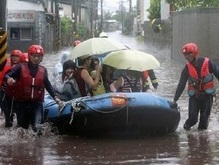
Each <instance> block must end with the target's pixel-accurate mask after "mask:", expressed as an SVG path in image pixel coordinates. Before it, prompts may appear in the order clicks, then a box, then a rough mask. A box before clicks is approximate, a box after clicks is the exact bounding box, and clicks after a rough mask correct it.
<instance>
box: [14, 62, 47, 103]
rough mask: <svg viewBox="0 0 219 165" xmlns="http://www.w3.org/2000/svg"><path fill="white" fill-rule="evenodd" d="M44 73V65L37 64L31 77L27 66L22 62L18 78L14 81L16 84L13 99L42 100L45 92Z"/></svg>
mask: <svg viewBox="0 0 219 165" xmlns="http://www.w3.org/2000/svg"><path fill="white" fill-rule="evenodd" d="M44 75H45V68H44V67H42V66H40V65H39V66H38V70H37V73H36V75H35V77H32V76H31V75H30V71H29V68H28V66H27V65H26V64H22V65H21V74H20V79H19V80H18V82H16V83H15V85H16V86H17V88H16V91H15V93H14V98H15V100H17V101H34V102H43V101H44V94H45V89H44Z"/></svg>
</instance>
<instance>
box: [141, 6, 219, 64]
mask: <svg viewBox="0 0 219 165" xmlns="http://www.w3.org/2000/svg"><path fill="white" fill-rule="evenodd" d="M161 22H162V29H161V30H160V32H158V33H155V32H154V31H153V29H152V27H151V25H150V23H149V22H147V21H146V22H145V23H144V25H143V29H144V35H145V36H144V40H145V42H146V43H147V44H152V45H153V46H156V47H158V48H165V49H169V51H170V52H169V53H170V54H171V58H173V59H177V60H180V61H182V62H185V59H184V56H183V55H182V52H181V49H182V47H183V45H184V44H186V43H188V42H195V43H196V44H197V45H198V47H199V55H200V56H203V57H204V56H205V57H209V58H211V59H212V60H213V61H215V62H216V63H217V64H219V9H218V8H194V9H187V10H183V11H180V12H175V13H173V15H172V17H171V18H170V19H168V20H165V21H163V20H162V21H161Z"/></svg>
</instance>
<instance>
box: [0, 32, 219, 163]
mask: <svg viewBox="0 0 219 165" xmlns="http://www.w3.org/2000/svg"><path fill="white" fill-rule="evenodd" d="M109 37H110V38H114V39H115V38H116V39H117V41H119V42H122V43H124V44H125V45H127V46H129V47H130V48H132V49H137V50H141V51H145V52H148V53H151V54H153V55H155V57H157V58H158V59H159V61H160V62H161V67H160V69H158V70H155V73H156V75H157V77H158V79H159V87H158V90H157V92H156V93H157V94H159V95H161V96H164V97H166V98H168V99H170V100H172V99H173V96H174V92H175V89H176V86H177V83H178V79H179V76H180V72H181V70H182V68H183V67H184V65H185V64H181V63H179V62H177V61H173V60H171V59H170V54H169V52H170V51H169V50H168V49H162V50H159V49H158V48H153V47H152V46H147V45H145V44H144V43H143V42H139V41H137V40H135V39H134V38H132V37H127V36H121V35H120V33H119V32H114V33H109ZM60 57H61V53H59V54H58V55H54V54H53V55H46V56H45V58H44V61H43V63H42V64H43V65H44V66H46V67H47V69H48V71H49V76H50V79H51V80H52V69H53V67H54V64H56V63H57V61H59V59H60ZM187 101H188V97H187V94H186V91H185V92H184V93H183V95H182V96H181V98H180V100H179V101H178V105H179V106H180V112H181V121H180V124H179V127H178V129H177V131H176V133H175V134H171V135H167V136H164V137H145V138H123V139H119V138H117V139H115V138H92V139H90V138H82V137H75V136H57V135H56V133H54V131H53V133H51V132H50V130H51V127H50V126H49V125H45V126H44V133H43V136H42V137H40V138H38V137H36V136H34V135H33V134H32V132H28V131H27V132H22V131H20V130H17V129H16V128H14V129H13V130H8V129H5V128H4V122H3V119H2V118H1V119H0V164H7V165H8V164H16V165H17V164H22V165H23V164H28V165H29V164H32V165H35V164H37V165H38V164H39V165H42V164H43V165H47V164H48V165H50V164H53V165H60V164H61V165H62V164H153V165H155V164H168V165H173V164H174V165H178V164H180V165H181V164H185V165H187V164H188V165H204V164H205V165H207V164H219V156H218V155H219V144H218V138H219V128H218V114H217V111H218V106H219V102H218V101H217V100H216V101H215V103H214V108H213V110H212V114H211V121H210V124H209V130H208V131H203V132H198V131H197V130H196V127H194V128H193V129H192V130H191V131H190V132H186V131H184V130H183V128H182V125H183V123H184V122H185V120H186V118H187ZM19 131H20V132H19Z"/></svg>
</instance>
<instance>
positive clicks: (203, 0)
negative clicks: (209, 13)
mask: <svg viewBox="0 0 219 165" xmlns="http://www.w3.org/2000/svg"><path fill="white" fill-rule="evenodd" d="M166 2H167V3H169V4H173V5H174V8H175V10H176V11H178V10H182V9H184V8H194V7H219V0H166Z"/></svg>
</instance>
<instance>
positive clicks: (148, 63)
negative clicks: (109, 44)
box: [103, 50, 160, 72]
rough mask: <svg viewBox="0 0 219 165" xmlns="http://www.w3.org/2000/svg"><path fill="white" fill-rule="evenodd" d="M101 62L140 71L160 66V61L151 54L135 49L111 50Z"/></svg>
mask: <svg viewBox="0 0 219 165" xmlns="http://www.w3.org/2000/svg"><path fill="white" fill-rule="evenodd" d="M103 64H105V65H108V66H111V67H114V68H116V69H125V70H126V69H127V70H135V71H140V72H142V71H145V70H150V69H157V68H159V67H160V62H159V61H158V60H157V59H156V58H155V57H154V56H153V55H151V54H148V53H144V52H141V51H137V50H122V51H115V52H111V53H109V54H108V55H107V56H106V57H105V58H104V59H103Z"/></svg>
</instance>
